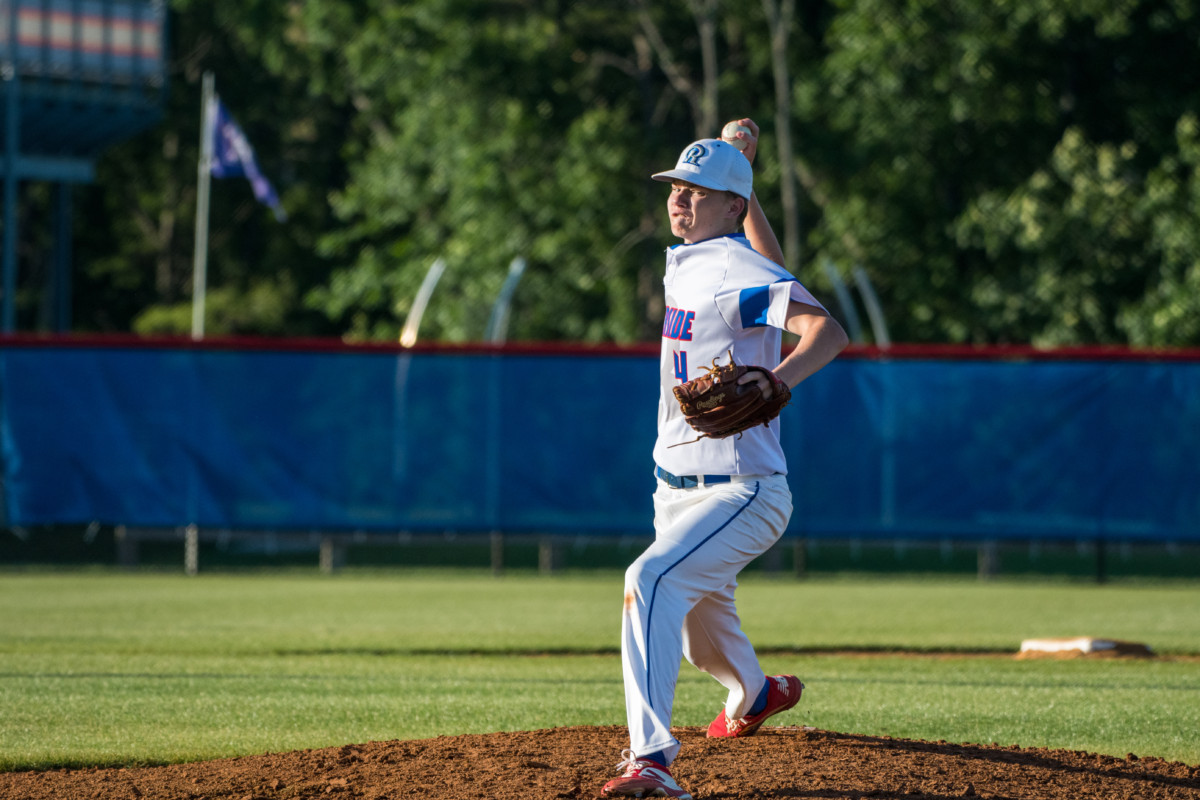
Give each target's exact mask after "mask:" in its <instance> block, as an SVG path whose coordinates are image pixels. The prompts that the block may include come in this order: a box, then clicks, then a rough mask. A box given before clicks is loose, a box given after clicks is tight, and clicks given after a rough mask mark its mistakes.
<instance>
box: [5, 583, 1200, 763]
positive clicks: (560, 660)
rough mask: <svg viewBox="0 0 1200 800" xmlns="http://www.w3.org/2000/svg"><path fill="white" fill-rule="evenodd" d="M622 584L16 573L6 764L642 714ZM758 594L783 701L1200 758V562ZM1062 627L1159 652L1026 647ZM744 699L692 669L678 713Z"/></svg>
mask: <svg viewBox="0 0 1200 800" xmlns="http://www.w3.org/2000/svg"><path fill="white" fill-rule="evenodd" d="M620 596H621V576H620V574H619V573H616V572H613V573H602V574H595V573H591V574H586V575H575V576H558V577H540V576H535V575H528V576H520V575H510V576H507V577H504V578H500V579H496V578H492V577H490V576H489V575H488V574H487V573H486V572H484V571H478V572H449V571H438V572H434V573H421V572H411V571H410V572H401V571H395V572H376V573H370V572H365V571H364V572H347V573H345V574H341V575H338V576H335V577H326V576H318V575H314V574H312V573H284V572H265V573H252V574H226V575H201V576H198V577H195V578H187V577H184V576H181V575H164V574H154V573H135V574H125V573H118V572H110V571H92V572H88V571H81V572H66V573H54V572H50V573H33V572H6V573H0V608H2V609H3V612H4V613H3V614H0V707H2V708H3V709H4V713H3V715H0V769H14V768H28V767H47V766H56V765H84V764H131V763H162V762H171V761H186V760H197V759H207V758H214V757H221V756H233V755H241V754H248V753H260V752H268V751H283V750H291V749H296V748H306V747H322V746H328V745H336V744H346V743H353V742H363V741H370V740H386V739H396V738H402V739H409V738H425V737H430V736H435V735H440V734H456V733H482V732H488V731H499V730H521V729H536V728H548V727H555V726H563V725H614V724H623V721H624V711H623V699H622V690H621V668H620V663H619V660H618V658H617V655H616V652H617V647H618V630H619V608H620V606H619V604H620ZM739 597H740V603H741V610H742V617H743V621H744V624H745V626H746V629H747V631H748V633H749V634H750V636H751V638H752V639H753V640H754V641H755V642H756V644H757V645H758V646H759V647H760V649H761V650H762V652H763V662H764V667H766V668H767V669H768V671H771V672H777V671H789V672H796V673H798V674H800V675H801V676H802V678H803V679H804V681H805V683H806V684H807V686H808V689H807V691H806V693H805V699H804V701H803V702H802V704H801V706H800V707H799V708H798V709H797V710H796V711H795V712H790V713H789V717H787V718H783V720H781V721H790V722H792V723H795V724H807V725H813V726H815V727H818V728H823V729H829V730H839V731H847V732H858V733H866V734H880V735H890V736H899V737H905V738H918V739H933V740H937V739H945V740H947V741H957V742H982V743H990V742H999V743H1002V744H1020V745H1023V746H1044V747H1063V748H1069V749H1077V750H1089V751H1093V752H1102V753H1110V754H1113V755H1121V756H1123V755H1125V754H1126V753H1129V752H1133V753H1137V754H1139V755H1141V756H1160V757H1165V758H1168V759H1172V760H1181V761H1185V762H1188V763H1191V764H1200V742H1198V741H1197V740H1196V737H1195V736H1194V731H1196V730H1200V658H1192V657H1190V656H1197V655H1200V586H1198V585H1197V584H1195V583H1175V584H1162V585H1154V584H1144V585H1136V584H1127V585H1121V586H1095V585H1090V584H1089V585H1078V584H1066V583H1058V584H1041V583H1029V582H1023V583H1022V582H1003V581H994V582H989V583H978V582H975V581H968V580H938V581H928V580H927V581H906V580H895V579H889V580H816V581H806V582H801V583H797V582H794V581H789V580H780V579H769V578H765V577H762V578H758V577H752V578H747V579H746V580H744V581H743V585H742V588H741V589H740V590H739ZM1057 635H1064V636H1065V635H1090V636H1104V637H1112V638H1118V639H1132V640H1135V641H1141V642H1145V643H1147V644H1150V645H1151V646H1152V647H1153V648H1154V649H1155V651H1156V652H1158V653H1159V654H1160V657H1159V658H1156V659H1153V660H1150V661H1145V660H1135V661H1128V660H1107V661H1104V660H1101V661H1094V660H1076V661H1067V662H1062V661H1055V662H1047V661H1018V660H1015V659H1013V658H1012V654H1015V652H1016V651H1017V649H1018V647H1019V645H1020V641H1021V640H1022V639H1024V638H1029V637H1035V636H1037V637H1040V636H1057ZM895 650H906V651H915V652H917V653H922V652H923V653H926V655H911V654H909V655H898V654H896V653H894V652H890V651H895ZM847 651H852V652H847ZM934 653H936V655H934ZM722 699H723V698H722V693H721V689H720V687H718V686H717V685H716V684H715V683H714V682H713V681H712V680H711V679H710V678H708V677H706V676H703V675H700V674H699V673H697V672H696V671H695V670H694V669H692V668H691V667H690V666H686V665H685V666H684V668H683V670H682V672H681V678H680V684H679V692H678V700H677V713H676V720H675V721H676V723H677V724H680V725H701V724H707V723H708V721H709V720H710V719H711V718H712V716H714V715H715V713H716V712H717V709H718V708H719V706H720V704H721V701H722Z"/></svg>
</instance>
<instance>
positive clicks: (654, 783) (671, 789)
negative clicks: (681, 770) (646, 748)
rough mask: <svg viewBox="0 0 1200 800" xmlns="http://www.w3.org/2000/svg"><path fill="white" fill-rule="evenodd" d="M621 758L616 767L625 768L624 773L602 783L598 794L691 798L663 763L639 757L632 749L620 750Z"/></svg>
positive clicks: (690, 799)
mask: <svg viewBox="0 0 1200 800" xmlns="http://www.w3.org/2000/svg"><path fill="white" fill-rule="evenodd" d="M621 758H622V761H621V763H620V764H617V769H623V770H625V774H624V775H622V776H621V777H619V778H613V779H612V780H611V781H609V782H608V783H606V784H604V788H603V789H601V790H600V794H602V795H604V796H605V797H677V798H679V800H692V796H691V795H690V794H688V793H687V792H685V791H684V790H683V789H682V788H680V786H679V784H678V783H676V782H675V779H674V778H672V777H671V772H670V770H668V769H667V768H666V767H665V766H664V765H662V764H659V763H658V762H657V761H650V760H648V759H644V758H643V759H639V758H638V757H637V756H635V755H634V754H633V751H632V750H622V751H621Z"/></svg>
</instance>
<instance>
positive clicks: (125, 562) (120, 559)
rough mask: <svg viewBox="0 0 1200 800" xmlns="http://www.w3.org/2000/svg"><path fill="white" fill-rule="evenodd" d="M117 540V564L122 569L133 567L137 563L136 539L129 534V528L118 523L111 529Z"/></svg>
mask: <svg viewBox="0 0 1200 800" xmlns="http://www.w3.org/2000/svg"><path fill="white" fill-rule="evenodd" d="M113 538H115V539H116V541H117V564H118V565H119V566H121V567H123V568H124V569H133V568H134V567H136V566H137V563H138V543H137V539H136V538H134V537H133V536H131V535H130V533H129V528H127V527H125V526H124V525H118V526H117V528H116V530H115V531H113Z"/></svg>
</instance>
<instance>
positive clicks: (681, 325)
mask: <svg viewBox="0 0 1200 800" xmlns="http://www.w3.org/2000/svg"><path fill="white" fill-rule="evenodd" d="M695 320H696V312H695V311H684V310H683V309H682V308H671V307H670V306H668V307H667V313H666V316H665V317H664V319H663V331H662V335H663V338H665V339H676V340H678V341H681V342H690V341H691V340H692V323H693V322H695Z"/></svg>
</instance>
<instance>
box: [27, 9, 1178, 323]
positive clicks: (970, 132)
mask: <svg viewBox="0 0 1200 800" xmlns="http://www.w3.org/2000/svg"><path fill="white" fill-rule="evenodd" d="M170 30H171V34H172V42H171V45H170V58H171V75H170V80H171V90H170V95H169V102H168V107H167V109H166V114H165V118H164V120H163V122H162V123H161V124H160V125H158V126H157V127H155V128H154V129H153V130H150V131H147V132H146V133H144V134H143V135H141V136H138V137H137V138H136V139H133V140H130V141H128V142H126V143H123V144H122V145H120V146H118V147H115V148H113V149H112V150H111V151H109V152H108V153H106V154H105V155H104V157H103V158H102V159H101V161H100V162H99V165H98V180H97V182H96V183H95V184H94V185H91V186H88V187H85V188H84V189H81V190H77V192H76V204H77V207H79V206H82V207H84V208H86V209H87V213H86V214H80V213H77V214H76V237H75V238H76V245H75V255H76V267H75V279H76V290H75V311H74V318H75V326H76V328H77V329H80V330H138V331H146V332H148V331H176V332H183V331H186V330H187V326H188V320H189V319H190V302H191V287H190V281H191V272H192V270H191V260H192V250H193V244H194V238H193V236H194V234H193V223H194V211H195V184H196V158H197V148H198V144H199V141H198V140H199V131H198V124H199V78H200V74H201V73H202V72H203V71H204V70H212V71H213V72H214V73H215V74H216V77H217V88H218V92H219V93H220V94H221V96H222V98H223V100H224V101H225V103H226V105H227V106H228V107H229V108H230V109H231V111H232V112H233V114H234V115H235V117H237V119H238V121H239V122H240V123H241V124H242V127H243V128H244V129H245V130H246V132H247V134H248V136H249V138H250V140H251V142H252V143H253V144H254V145H255V147H256V150H257V152H258V155H259V160H260V163H261V166H262V167H263V169H264V171H265V173H266V174H267V175H268V177H270V178H271V179H272V181H273V182H274V183H275V185H276V187H277V188H279V189H280V192H281V196H282V199H283V202H284V204H285V206H286V207H287V210H288V213H289V220H288V221H287V222H286V223H283V224H280V223H277V222H276V221H275V220H274V219H273V218H272V217H271V215H270V214H269V212H267V211H266V210H265V209H264V208H263V207H262V206H260V205H258V204H257V203H255V201H254V199H253V196H252V195H251V194H250V190H249V187H248V186H247V185H245V183H244V182H241V181H219V182H215V183H214V187H213V201H212V214H211V220H212V234H211V245H210V277H209V285H210V295H209V300H210V302H209V314H208V321H207V326H206V327H207V329H208V330H209V331H210V332H213V333H268V334H286V335H301V334H305V335H308V334H320V335H339V336H345V337H349V338H355V339H382V340H394V339H395V337H396V336H397V334H398V333H399V331H400V329H401V327H402V326H403V325H404V323H405V320H406V319H407V317H408V315H409V313H410V311H411V310H412V304H413V300H414V297H415V295H416V293H417V289H418V287H419V286H420V284H421V281H422V279H423V278H424V276H425V273H426V271H427V270H428V268H429V267H430V265H431V264H432V263H433V262H434V261H435V260H436V259H439V258H440V259H444V261H445V264H446V271H445V274H444V275H443V277H442V279H441V283H440V284H439V285H438V288H437V290H436V291H435V292H434V294H433V297H432V300H431V302H430V304H429V307H428V310H427V312H426V313H425V316H424V318H423V320H422V325H421V337H422V339H430V338H435V339H446V340H456V341H463V340H475V339H479V338H481V337H482V336H483V335H484V330H485V326H486V323H487V320H488V317H489V313H490V311H491V307H492V303H493V302H494V300H495V298H496V296H497V293H498V292H499V290H500V287H501V285H502V283H503V282H504V280H505V276H506V274H507V272H508V268H509V264H510V263H511V262H512V261H513V259H515V258H518V257H521V258H524V259H526V260H527V262H528V265H529V266H528V269H527V271H526V273H525V275H524V277H523V279H522V281H521V283H520V285H519V287H518V290H517V292H516V295H515V297H514V301H513V312H512V315H511V324H510V328H509V331H508V338H509V339H510V340H512V339H538V340H549V339H563V340H575V341H593V342H596V341H617V342H631V341H652V340H654V339H655V338H656V336H657V331H658V328H659V325H660V324H661V313H662V309H661V298H660V296H659V295H660V294H661V289H660V281H661V264H662V249H663V248H664V247H666V246H669V245H670V244H672V241H671V238H670V235H669V230H668V228H667V226H666V224H665V214H664V203H665V192H664V191H663V190H662V187H661V186H660V185H658V184H655V183H653V182H651V181H649V180H647V178H648V176H649V174H650V173H651V172H654V171H657V170H659V169H663V168H665V167H667V166H669V165H670V164H672V163H673V162H674V159H675V157H676V156H677V154H678V152H679V150H680V149H681V148H682V147H683V146H684V145H685V144H687V143H688V142H689V141H690V140H691V139H693V138H695V137H696V136H697V135H715V133H716V131H715V129H713V128H715V125H714V124H713V120H718V121H721V120H724V119H729V118H734V117H740V116H752V117H754V118H755V119H756V120H757V121H758V122H759V123H760V125H761V126H762V128H763V135H764V147H763V148H762V150H761V151H760V156H759V162H758V165H757V166H758V169H757V175H756V181H757V184H756V188H757V190H758V192H759V195H760V197H761V199H762V201H763V204H764V206H765V207H766V208H767V210H768V214H769V215H770V216H771V217H772V219H773V220H774V222H775V223H776V227H777V229H778V230H779V231H780V232H781V234H782V233H783V232H784V231H787V232H788V235H789V238H792V239H794V241H793V242H792V244H791V245H790V246H789V258H791V259H792V261H793V262H794V263H791V264H789V267H790V268H791V269H792V270H793V271H794V272H795V273H796V274H797V275H798V276H799V277H800V278H801V280H803V281H804V282H805V283H806V284H808V285H810V287H811V288H813V289H814V290H815V291H816V293H817V294H818V296H821V297H825V298H827V299H828V300H829V301H830V302H829V305H830V308H831V310H833V311H834V313H835V314H839V315H840V314H841V313H842V311H841V310H840V309H839V307H838V306H837V305H835V304H834V303H833V292H832V291H831V288H832V287H831V286H830V285H829V283H828V280H829V279H828V278H827V276H826V273H825V272H824V271H823V270H822V269H820V266H821V265H822V264H824V263H826V262H830V263H833V264H835V265H837V267H838V269H839V270H840V273H841V274H842V275H845V276H849V275H850V273H851V270H853V269H855V268H861V269H862V270H865V272H866V274H868V275H869V276H870V279H871V281H872V283H873V285H874V287H875V289H876V290H877V292H878V294H879V295H880V298H881V300H882V305H883V308H884V310H885V315H886V320H887V324H888V326H889V328H890V331H891V338H892V339H893V340H900V341H905V340H906V341H928V342H938V341H946V342H979V343H985V342H1031V343H1035V344H1039V345H1059V344H1073V343H1127V344H1132V345H1155V346H1180V345H1196V344H1200V322H1198V321H1197V320H1200V315H1197V313H1196V311H1197V308H1196V306H1197V305H1198V304H1200V301H1198V300H1197V299H1196V298H1197V297H1200V233H1198V232H1197V231H1200V225H1198V224H1197V223H1198V222H1200V186H1198V181H1200V178H1198V177H1197V176H1198V175H1200V128H1198V125H1200V123H1198V117H1197V112H1196V108H1197V105H1198V103H1197V101H1198V100H1200V84H1198V83H1197V81H1196V80H1195V78H1194V72H1195V64H1196V63H1197V56H1198V55H1200V14H1198V13H1197V11H1196V10H1194V8H1193V6H1192V4H1190V3H1187V2H1184V0H1122V2H1117V3H1114V2H1112V0H1002V1H1001V2H996V3H976V2H974V1H973V0H854V1H853V2H851V0H764V1H763V2H762V3H761V4H745V3H743V4H734V3H731V2H728V1H727V0H726V2H721V1H720V0H667V1H666V2H661V3H649V2H645V0H625V2H619V3H573V2H567V0H524V1H522V0H412V2H406V3H391V2H387V0H355V2H350V0H312V2H304V3H299V2H289V3H278V2H270V1H269V0H246V2H242V3H237V4H212V3H202V2H198V0H174V2H173V3H172V5H171V25H170ZM781 109H782V113H779V112H780V110H781ZM718 124H719V122H718ZM779 143H783V146H782V147H777V145H778V144H779ZM792 186H795V187H796V189H797V190H798V191H793V190H792V189H791V188H790V187H792ZM27 194H28V195H29V203H30V205H31V208H35V209H36V208H38V207H41V206H38V203H42V204H43V205H44V203H45V201H44V200H39V195H37V194H36V193H28V192H27ZM31 213H32V212H31ZM33 216H34V218H36V217H37V215H36V213H33ZM26 227H27V228H28V227H29V226H26ZM23 235H24V236H25V237H26V239H27V242H26V247H25V249H24V250H23V252H25V253H28V252H34V253H36V252H37V251H38V250H39V248H44V243H43V242H42V239H39V238H37V236H35V235H34V234H33V233H26V234H23ZM43 238H44V237H43ZM27 258H28V256H27ZM27 288H28V287H27ZM28 294H29V293H28V292H26V294H23V295H21V297H22V298H25V297H26V296H27V295H28ZM22 302H23V303H25V306H24V307H25V308H26V313H25V317H24V318H26V319H29V318H31V316H30V314H29V312H28V309H29V308H30V307H32V305H33V304H35V303H36V302H37V301H36V298H32V299H24V300H22Z"/></svg>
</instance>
